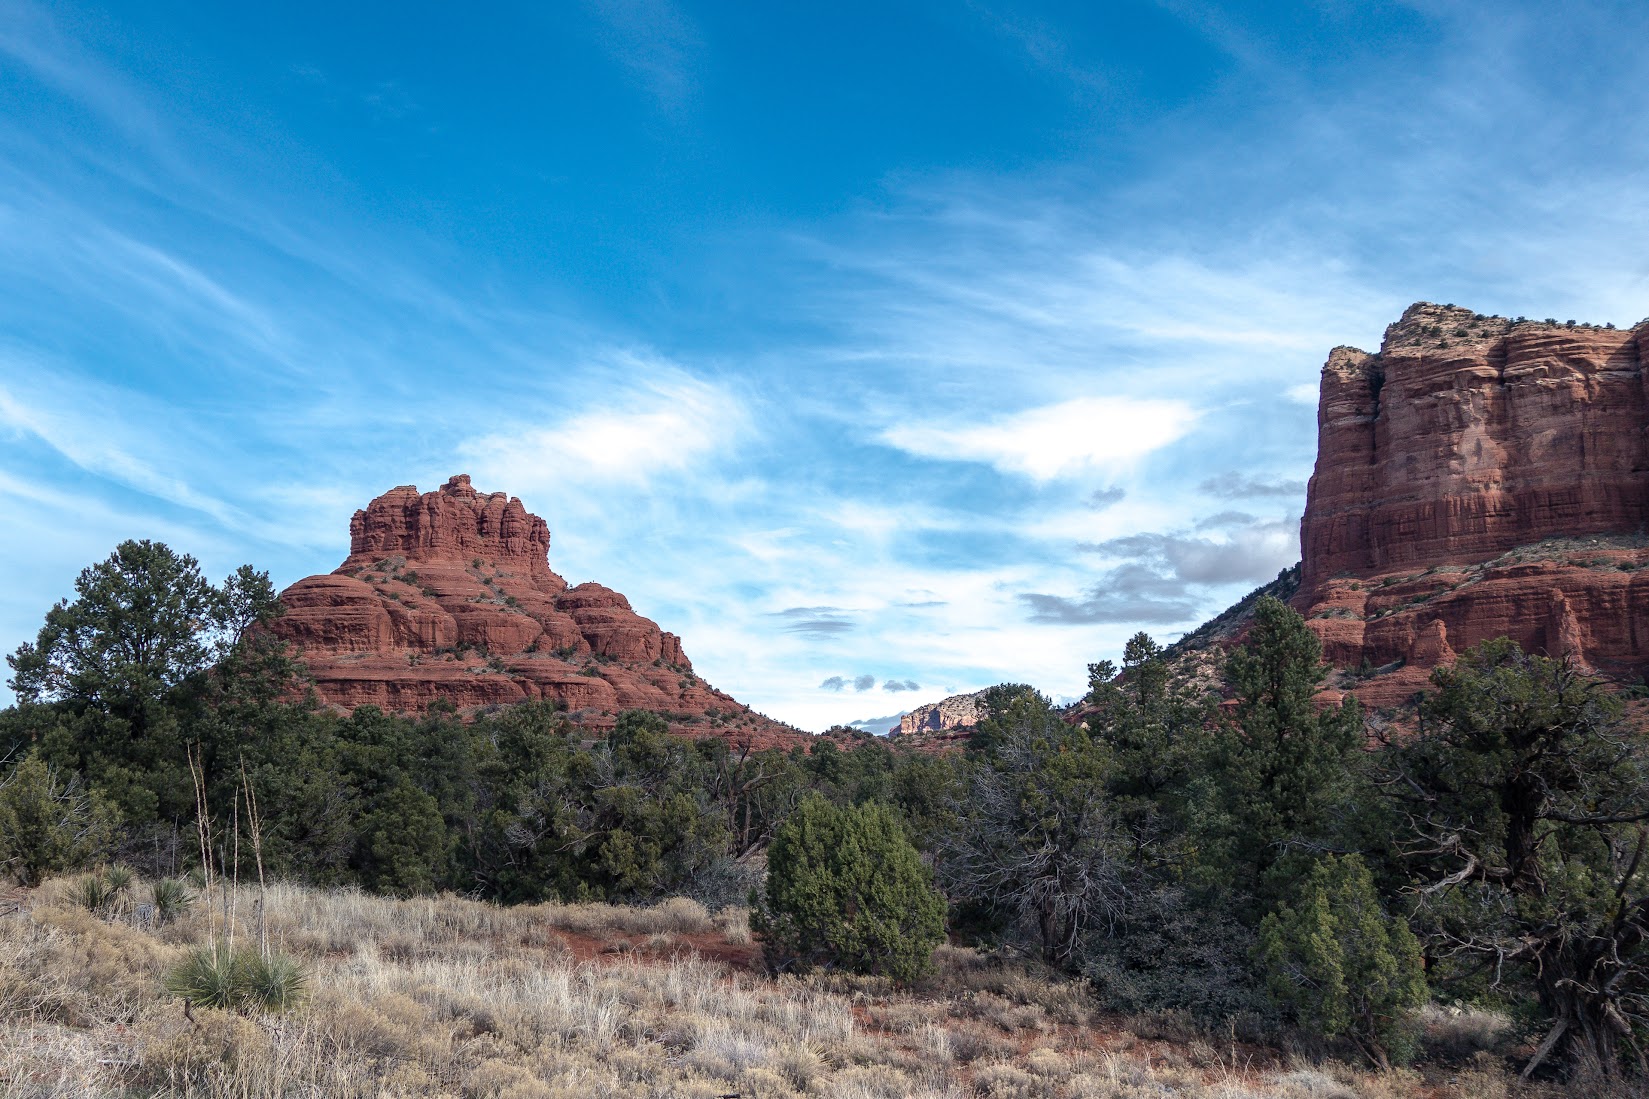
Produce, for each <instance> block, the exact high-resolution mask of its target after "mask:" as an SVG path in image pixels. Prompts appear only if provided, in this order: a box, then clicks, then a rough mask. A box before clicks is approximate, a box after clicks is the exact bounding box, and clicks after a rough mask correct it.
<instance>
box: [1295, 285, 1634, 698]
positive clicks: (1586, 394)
mask: <svg viewBox="0 0 1649 1099" xmlns="http://www.w3.org/2000/svg"><path fill="white" fill-rule="evenodd" d="M1646 345H1649V327H1646V326H1644V325H1640V326H1638V327H1637V328H1636V329H1632V330H1617V329H1609V328H1596V327H1587V326H1584V325H1581V326H1575V327H1569V326H1567V325H1556V324H1543V323H1531V322H1525V323H1518V324H1514V323H1513V322H1511V321H1508V320H1506V319H1505V318H1502V317H1484V316H1481V315H1478V314H1474V313H1472V312H1471V311H1470V310H1465V309H1459V308H1455V307H1452V306H1440V305H1432V304H1429V303H1420V304H1418V305H1414V306H1411V307H1410V308H1409V309H1408V310H1407V311H1406V312H1405V313H1404V314H1403V317H1402V319H1401V320H1399V321H1398V322H1397V323H1396V324H1394V325H1392V326H1391V327H1390V328H1388V329H1387V330H1386V336H1385V340H1384V342H1383V343H1382V344H1381V348H1380V351H1379V352H1378V353H1377V354H1369V353H1367V352H1364V351H1359V350H1357V349H1355V348H1349V347H1339V348H1335V349H1334V351H1333V352H1331V353H1330V355H1329V358H1328V363H1327V365H1325V366H1324V367H1323V375H1322V389H1321V400H1320V403H1319V406H1318V432H1319V433H1318V444H1317V468H1316V472H1315V473H1314V475H1313V476H1312V478H1311V484H1310V488H1309V490H1308V494H1307V500H1306V510H1305V515H1304V518H1303V520H1302V521H1301V524H1300V544H1301V552H1302V562H1301V571H1302V575H1301V585H1300V590H1299V593H1298V594H1297V595H1296V596H1295V597H1294V599H1293V603H1294V605H1295V606H1296V607H1297V608H1298V609H1299V610H1300V611H1301V613H1303V614H1304V615H1305V616H1306V618H1307V620H1308V622H1309V623H1310V624H1311V626H1312V628H1313V630H1315V631H1316V632H1317V634H1318V635H1319V636H1320V637H1321V638H1322V640H1323V643H1324V650H1325V656H1326V658H1327V659H1328V660H1330V661H1331V662H1332V663H1334V664H1335V665H1336V666H1337V667H1339V668H1341V669H1345V670H1346V671H1347V672H1348V673H1350V674H1346V675H1342V676H1341V677H1340V679H1339V681H1338V683H1337V687H1338V688H1339V689H1340V690H1342V691H1345V692H1349V693H1355V694H1356V695H1358V697H1360V698H1362V699H1363V700H1364V701H1365V702H1367V703H1370V704H1372V705H1377V706H1383V705H1391V704H1394V703H1397V702H1400V701H1403V700H1405V699H1407V698H1408V697H1409V696H1410V695H1412V694H1413V692H1414V691H1415V690H1417V689H1419V688H1421V687H1423V686H1424V685H1425V683H1426V681H1427V678H1428V676H1429V674H1430V671H1431V669H1432V668H1433V667H1435V666H1437V665H1438V664H1440V663H1448V662H1449V661H1450V660H1452V659H1453V656H1454V654H1455V653H1457V652H1459V651H1460V650H1462V649H1465V648H1467V647H1469V646H1472V645H1475V644H1477V643H1479V642H1481V641H1484V640H1489V639H1492V638H1495V637H1499V636H1502V635H1504V636H1508V637H1510V638H1512V639H1513V640H1514V641H1517V642H1518V643H1519V644H1521V645H1522V646H1523V647H1524V648H1525V649H1527V650H1530V651H1536V652H1542V653H1546V654H1550V655H1559V654H1565V653H1566V654H1568V655H1570V656H1572V657H1574V658H1575V659H1577V660H1579V661H1580V662H1581V663H1582V664H1584V665H1586V666H1588V667H1592V668H1596V669H1597V670H1599V671H1602V672H1605V673H1606V674H1613V675H1618V676H1621V677H1634V678H1635V676H1636V675H1638V674H1641V672H1642V671H1643V670H1644V668H1645V666H1646V665H1649V572H1645V571H1643V570H1644V569H1645V568H1646V567H1649V539H1645V538H1644V537H1643V534H1644V527H1645V521H1646V519H1649V392H1646V388H1645V386H1646V378H1645V375H1644V370H1643V360H1644V354H1645V347H1646Z"/></svg>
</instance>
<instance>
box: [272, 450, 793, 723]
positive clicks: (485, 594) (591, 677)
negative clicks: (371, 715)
mask: <svg viewBox="0 0 1649 1099" xmlns="http://www.w3.org/2000/svg"><path fill="white" fill-rule="evenodd" d="M349 533H350V551H349V557H348V558H347V559H346V560H345V561H344V563H343V565H342V566H340V567H339V568H338V569H337V570H336V571H335V572H333V573H331V574H329V575H325V576H311V577H308V578H306V579H304V580H300V581H298V582H297V583H296V584H293V585H292V586H291V587H289V588H287V589H286V590H285V591H284V592H282V593H281V601H282V602H283V603H284V604H285V606H286V614H285V615H284V616H283V617H282V618H280V619H279V620H278V621H277V622H276V624H275V627H274V628H275V631H276V632H277V633H278V634H279V635H280V636H281V637H283V638H285V639H286V640H287V641H289V642H291V643H292V645H293V646H294V647H295V648H297V649H298V650H299V652H300V654H301V655H302V657H303V659H304V660H305V661H306V663H307V664H308V665H309V670H310V674H311V675H312V677H313V679H314V683H315V689H316V691H317V692H318V693H319V695H320V697H321V698H322V699H323V700H324V701H325V702H327V703H329V704H331V705H335V706H339V707H342V708H344V709H353V708H354V707H356V706H361V705H365V704H368V703H370V704H372V705H375V706H379V707H381V708H383V709H385V710H393V711H402V712H419V711H422V710H423V709H424V708H425V707H427V706H428V705H429V704H430V703H431V702H433V701H435V700H436V699H438V698H445V699H448V700H450V701H451V702H452V703H453V704H454V705H456V706H457V707H459V708H460V709H462V710H473V709H475V708H478V707H484V706H494V705H507V704H510V703H515V702H522V701H526V700H529V699H550V700H554V701H558V702H561V703H564V704H565V705H566V706H567V708H568V709H569V710H570V711H572V714H573V717H574V719H575V720H576V721H579V722H580V723H582V724H584V725H586V726H589V727H592V728H594V729H604V728H608V727H610V726H611V724H612V720H613V717H614V715H616V714H617V713H619V712H620V711H623V710H627V709H646V710H653V711H656V712H659V713H662V714H665V715H666V716H667V717H668V718H669V720H670V722H671V726H672V728H673V729H674V730H675V731H678V732H683V733H691V734H694V735H706V734H713V735H721V736H726V737H729V738H733V739H737V740H741V741H743V740H748V741H750V742H751V743H752V744H753V745H755V746H757V747H763V746H769V745H773V744H780V743H791V742H796V741H799V740H800V739H802V738H804V737H805V736H806V734H803V733H800V732H799V731H798V730H795V729H793V728H791V727H789V726H786V725H781V724H780V723H778V722H775V721H772V720H770V719H768V718H765V717H762V716H761V715H759V714H755V713H753V712H752V711H751V710H750V708H749V707H748V706H745V705H743V704H742V703H740V702H738V701H736V700H735V699H733V698H731V697H730V696H728V695H726V694H723V693H722V692H720V691H718V690H716V689H715V688H713V687H711V686H710V685H709V684H707V683H705V682H704V681H702V680H701V679H699V678H698V676H697V675H696V674H695V673H694V671H693V665H692V663H691V662H690V661H689V660H688V659H687V655H686V654H685V653H684V652H683V651H682V647H681V640H680V639H679V638H678V637H677V636H676V635H675V634H673V633H668V632H665V631H663V630H661V629H659V627H658V626H657V625H656V624H655V623H653V622H652V621H650V620H649V619H646V618H643V617H642V616H640V615H638V614H636V613H635V611H634V610H632V609H631V607H630V604H629V601H628V600H626V599H625V598H624V596H622V595H620V594H619V593H618V592H615V591H613V590H612V589H611V588H606V587H603V586H601V585H600V584H593V583H591V584H580V585H578V586H577V587H571V588H570V587H568V586H567V582H566V581H565V580H563V579H562V578H561V577H560V576H558V575H556V574H555V573H554V572H552V571H551V569H550V565H549V556H548V555H549V548H550V531H549V527H548V526H547V525H546V524H545V522H544V520H543V519H540V518H539V517H538V516H536V515H532V514H529V513H528V511H527V509H526V508H525V507H523V506H522V504H521V501H520V500H518V499H516V498H514V497H511V496H508V495H506V494H504V493H502V492H494V493H490V494H482V493H478V492H476V490H475V489H474V488H473V487H471V485H470V479H469V477H468V476H465V475H462V474H461V475H459V476H456V477H453V478H452V479H451V480H449V481H447V483H446V484H444V485H442V486H441V488H440V489H438V490H437V491H435V492H425V493H419V491H418V490H417V488H415V487H412V486H402V487H400V488H394V489H391V490H390V491H388V492H386V493H384V494H383V495H382V496H380V497H378V498H377V499H376V500H373V501H372V502H371V503H370V504H368V505H367V507H366V508H365V509H364V510H361V511H357V512H356V513H355V517H354V519H353V520H351V522H350V525H349Z"/></svg>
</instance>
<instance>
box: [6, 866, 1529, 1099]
mask: <svg viewBox="0 0 1649 1099" xmlns="http://www.w3.org/2000/svg"><path fill="white" fill-rule="evenodd" d="M30 900H31V902H32V910H27V909H26V910H25V911H23V912H21V913H19V914H17V915H12V916H4V917H0V1094H4V1095H7V1096H31V1097H32V1096H41V1097H45V1096H54V1097H55V1096H77V1097H78V1096H88V1097H109V1099H113V1097H116V1096H135V1095H143V1096H168V1097H183V1096H188V1097H200V1099H207V1097H212V1099H217V1097H222V1099H230V1097H235V1099H263V1097H275V1096H328V1097H343V1099H351V1097H361V1099H365V1097H379V1096H463V1097H466V1099H552V1097H558V1096H566V1097H573V1096H577V1097H579V1099H585V1097H590V1096H658V1097H663V1096H672V1097H678V1096H679V1097H686V1099H693V1097H704V1099H708V1097H710V1096H716V1095H726V1094H730V1093H734V1092H737V1093H739V1094H740V1095H742V1096H748V1097H759V1099H788V1097H797V1096H817V1097H821V1099H894V1097H898V1099H904V1097H907V1096H915V1097H924V1096H925V1097H940V1096H947V1097H948V1096H980V1097H1025V1099H1031V1097H1038V1099H1040V1097H1047V1099H1090V1097H1091V1099H1101V1097H1103V1099H1144V1097H1146V1096H1170V1095H1171V1096H1183V1097H1186V1099H1261V1097H1267V1099H1271V1097H1275V1099H1405V1097H1411V1096H1412V1097H1419V1096H1422V1095H1425V1096H1428V1097H1435V1099H1467V1097H1468V1096H1470V1097H1476V1096H1489V1095H1508V1096H1509V1095H1519V1094H1525V1093H1520V1092H1519V1091H1518V1090H1517V1089H1516V1088H1515V1087H1514V1086H1513V1085H1512V1084H1511V1083H1510V1081H1509V1080H1508V1079H1507V1078H1506V1076H1505V1075H1504V1073H1503V1072H1502V1071H1501V1070H1500V1069H1499V1068H1498V1067H1497V1066H1496V1064H1495V1063H1494V1062H1493V1061H1492V1059H1485V1057H1484V1055H1482V1054H1479V1055H1478V1058H1477V1059H1476V1060H1474V1061H1473V1063H1472V1065H1471V1066H1470V1071H1458V1072H1456V1073H1455V1075H1454V1076H1453V1078H1452V1079H1440V1080H1437V1081H1432V1082H1429V1083H1425V1084H1423V1082H1422V1081H1421V1080H1420V1078H1419V1077H1417V1076H1415V1075H1412V1074H1394V1075H1388V1076H1374V1075H1369V1074H1366V1073H1362V1072H1358V1071H1354V1070H1351V1069H1348V1068H1344V1067H1342V1066H1334V1065H1329V1066H1308V1065H1289V1064H1283V1063H1279V1062H1277V1061H1276V1060H1275V1059H1273V1058H1269V1056H1268V1055H1266V1054H1264V1053H1263V1051H1260V1052H1256V1051H1248V1052H1244V1051H1242V1050H1240V1049H1238V1048H1236V1047H1234V1046H1233V1047H1231V1048H1229V1049H1226V1050H1221V1049H1219V1048H1217V1044H1216V1045H1210V1044H1208V1043H1206V1042H1201V1041H1190V1042H1180V1043H1174V1042H1166V1041H1162V1040H1159V1039H1154V1038H1151V1037H1146V1036H1141V1035H1138V1034H1135V1033H1132V1032H1129V1031H1126V1030H1123V1029H1121V1027H1120V1024H1119V1023H1118V1022H1117V1021H1116V1020H1115V1019H1107V1018H1103V1017H1101V1016H1099V1015H1098V1013H1097V1012H1096V1011H1095V1007H1094V1005H1093V1004H1092V1002H1091V1001H1090V1000H1089V999H1088V998H1087V996H1086V995H1085V993H1084V992H1083V990H1082V988H1081V986H1079V985H1077V984H1074V983H1070V982H1065V981H1058V980H1052V979H1048V978H1046V977H1043V976H1038V975H1037V974H1035V973H1034V972H1032V971H1030V970H1028V969H1026V968H1025V967H1024V966H1018V965H1013V964H1004V963H999V962H994V961H992V960H990V959H986V958H982V957H981V956H979V955H977V954H975V953H974V952H972V951H969V950H963V949H957V948H944V949H942V950H941V951H940V952H939V955H938V958H937V961H938V973H937V975H936V976H935V977H933V978H932V979H930V980H929V981H927V982H925V983H924V984H922V985H920V986H918V987H916V988H912V989H896V988H893V987H891V986H889V985H888V984H887V983H886V982H880V981H874V980H864V979H848V978H842V977H835V978H830V977H815V978H811V979H800V978H796V977H784V978H779V979H770V978H768V977H766V976H765V975H763V974H762V973H760V972H759V970H758V969H757V968H756V967H755V966H754V965H753V964H752V960H753V957H754V951H755V948H754V947H753V946H752V945H750V943H749V938H750V936H749V931H748V927H747V925H746V923H745V921H744V919H743V916H742V915H741V914H738V913H722V914H720V915H718V916H717V917H716V918H714V919H712V918H711V917H710V916H709V915H708V914H707V913H706V912H705V910H704V909H703V908H702V907H701V906H699V905H697V904H696V903H694V902H692V901H686V900H676V901H671V902H669V903H667V904H664V905H660V906H657V907H654V908H644V909H638V908H616V907H611V906H606V905H571V906H559V905H538V906H522V907H517V908H501V907H497V906H494V905H487V904H480V903H477V902H474V901H468V900H464V899H461V898H455V897H440V898H425V899H417V900H408V901H395V900H387V899H384V898H379V897H370V896H365V895H363V894H360V893H358V892H350V891H337V892H330V893H328V892H319V891H313V890H307V889H300V888H296V887H291V886H280V887H275V888H272V889H271V890H270V891H269V894H268V898H267V908H266V910H265V911H264V912H262V913H261V918H262V920H263V921H264V923H265V925H266V927H267V929H268V933H269V935H270V937H271V939H272V940H273V941H274V942H276V943H277V944H279V945H280V946H281V948H282V949H284V950H286V951H288V952H290V953H292V954H294V955H296V956H297V957H299V958H300V959H302V961H303V962H304V964H305V965H306V966H307V967H308V970H309V974H310V986H311V989H312V994H311V997H310V999H309V1001H308V1003H307V1004H305V1005H304V1006H303V1007H301V1008H299V1009H298V1010H296V1011H293V1012H291V1013H289V1014H286V1015H282V1016H268V1015H250V1016H245V1017H243V1016H239V1015H234V1014H229V1013H225V1012H215V1011H205V1010H199V1011H196V1012H195V1018H196V1022H191V1021H190V1020H188V1019H186V1018H184V1016H183V1014H182V1011H181V1007H180V1005H179V1004H178V1003H177V1002H176V1001H175V1000H168V999H167V998H166V996H165V994H164V992H163V991H162V986H161V976H162V974H163V973H164V972H165V970H166V969H167V968H168V967H169V966H170V965H172V964H173V963H174V962H175V961H176V960H177V959H178V958H179V957H181V956H182V954H183V952H184V951H185V950H186V949H187V948H188V947H190V946H192V945H195V944H199V943H202V942H204V941H206V940H207V937H208V935H209V927H208V919H209V916H208V912H207V910H206V908H205V906H204V905H197V906H196V908H195V910H194V911H193V912H191V913H190V914H189V915H188V916H186V917H185V918H183V919H181V920H179V921H178V922H176V923H173V924H170V925H167V926H165V927H163V928H158V929H147V928H141V927H137V926H133V925H132V924H130V923H128V922H124V920H117V919H105V918H99V917H97V916H94V915H93V914H91V913H89V912H86V911H84V910H83V909H79V908H76V907H75V906H74V905H73V903H72V899H71V897H70V894H69V888H68V885H67V883H49V884H48V885H47V886H45V887H42V888H41V889H39V890H36V891H35V892H34V893H33V894H32V895H31V897H30ZM215 900H217V901H220V902H221V898H215ZM257 903H258V902H257V892H256V890H255V889H242V890H241V891H240V892H239V893H238V894H236V895H235V896H233V897H232V898H231V899H230V905H229V907H230V908H231V909H232V911H233V912H234V914H235V916H236V934H237V935H238V936H250V935H252V934H253V933H254V928H255V927H256V926H257V922H258V920H259V918H260V913H259V912H258V910H257ZM222 911H223V906H222V905H221V903H216V904H214V906H213V907H212V909H211V913H212V915H211V916H210V919H212V920H216V921H217V922H218V923H219V925H220V926H221V919H222ZM130 918H131V917H130V916H128V917H125V919H126V920H129V919H130ZM620 940H623V941H627V942H631V945H632V947H633V949H631V950H630V951H628V952H615V951H611V950H609V951H607V952H605V953H604V952H603V946H604V945H605V944H610V943H612V942H614V941H620ZM632 940H633V941H632ZM718 959H720V960H718ZM1462 1025H1463V1027H1464V1028H1465V1029H1469V1030H1472V1031H1473V1033H1476V1032H1477V1031H1478V1030H1481V1029H1482V1027H1483V1026H1486V1025H1487V1024H1484V1023H1482V1021H1481V1020H1473V1021H1471V1023H1470V1024H1469V1026H1468V1025H1466V1024H1462ZM1462 1044H1469V1043H1462Z"/></svg>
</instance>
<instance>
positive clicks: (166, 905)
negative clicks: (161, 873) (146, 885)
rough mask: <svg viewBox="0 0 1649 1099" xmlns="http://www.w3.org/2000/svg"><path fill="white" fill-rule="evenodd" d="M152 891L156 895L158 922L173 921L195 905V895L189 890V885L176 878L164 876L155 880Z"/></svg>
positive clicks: (156, 919) (156, 918)
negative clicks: (159, 879)
mask: <svg viewBox="0 0 1649 1099" xmlns="http://www.w3.org/2000/svg"><path fill="white" fill-rule="evenodd" d="M151 892H152V893H153V895H154V901H155V921H156V922H157V923H162V924H167V923H171V922H172V921H173V920H176V919H178V918H180V917H181V916H182V915H183V914H184V913H185V912H187V911H189V909H190V908H192V907H194V903H195V895H194V894H193V893H191V892H190V891H189V887H188V886H187V885H185V884H184V883H183V882H180V881H178V880H177V879H176V878H164V879H162V880H161V881H157V882H155V884H154V886H153V887H152V890H151Z"/></svg>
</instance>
